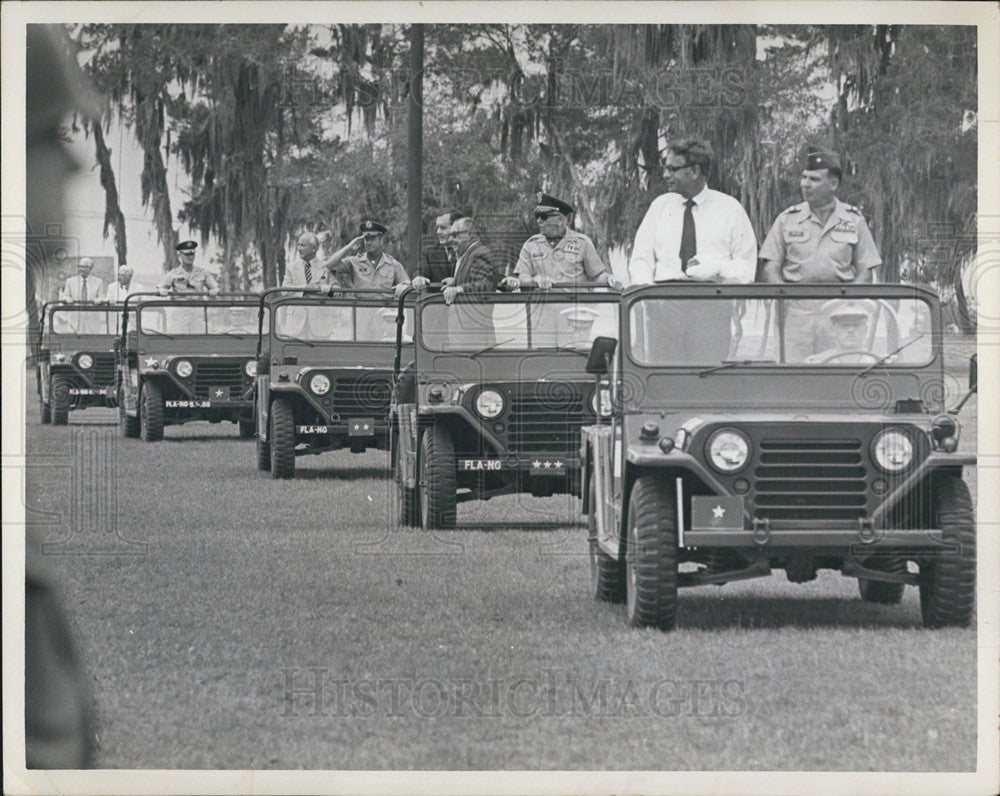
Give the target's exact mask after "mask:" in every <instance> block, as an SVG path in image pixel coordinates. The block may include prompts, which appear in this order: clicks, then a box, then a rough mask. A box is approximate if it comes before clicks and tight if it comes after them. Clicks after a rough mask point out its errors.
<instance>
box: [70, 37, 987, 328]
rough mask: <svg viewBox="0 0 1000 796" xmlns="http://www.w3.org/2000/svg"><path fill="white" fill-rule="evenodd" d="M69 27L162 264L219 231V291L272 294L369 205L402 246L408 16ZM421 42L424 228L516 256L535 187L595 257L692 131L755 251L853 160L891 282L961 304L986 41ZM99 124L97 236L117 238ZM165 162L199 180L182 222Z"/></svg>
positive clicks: (857, 200)
mask: <svg viewBox="0 0 1000 796" xmlns="http://www.w3.org/2000/svg"><path fill="white" fill-rule="evenodd" d="M73 32H74V34H75V37H76V40H77V42H78V44H79V46H80V48H81V53H82V56H83V58H84V60H85V63H86V68H87V69H88V70H89V72H90V74H91V75H92V76H93V78H94V80H95V81H96V83H97V85H98V87H99V88H100V89H102V90H103V91H104V92H105V94H106V96H107V97H108V99H109V108H110V110H109V116H110V114H117V115H118V117H119V118H120V119H121V120H122V122H123V123H124V124H126V125H127V127H128V128H129V129H131V130H132V131H133V133H134V134H135V136H136V139H137V141H138V142H139V143H140V145H141V147H142V149H143V152H144V153H145V157H144V164H143V172H142V200H143V202H144V203H147V204H149V205H151V207H152V210H153V216H154V221H155V224H156V228H157V230H158V233H159V236H160V239H161V241H162V243H163V245H164V248H165V251H166V252H167V254H168V257H167V261H168V262H169V259H170V258H169V254H170V252H171V251H172V248H173V244H174V243H175V242H176V224H177V223H178V222H183V223H187V224H188V225H190V226H191V227H192V228H194V229H196V230H197V231H198V232H199V233H200V234H201V235H202V237H203V238H206V239H207V238H208V237H213V238H214V239H215V240H216V241H217V242H218V243H219V245H220V248H221V249H222V251H223V252H224V254H225V268H224V274H223V278H224V280H226V282H227V284H228V283H229V282H230V280H231V281H232V283H233V284H234V285H235V284H242V285H244V286H245V287H249V286H250V285H251V284H252V283H254V282H255V281H258V280H259V281H261V282H262V283H263V284H264V285H271V284H275V283H276V282H277V281H278V280H279V279H280V277H281V274H282V272H283V269H284V256H285V251H286V250H287V249H288V248H289V246H290V243H291V241H292V240H294V238H295V237H296V236H297V235H298V234H299V233H300V232H301V231H303V230H307V229H308V230H313V231H316V232H319V233H325V234H324V235H323V237H324V238H325V239H326V245H327V246H328V247H329V246H335V245H340V243H341V242H343V241H345V240H348V239H349V238H350V237H353V235H354V234H355V230H356V228H357V227H356V225H357V222H358V220H359V219H360V218H361V216H363V215H375V216H378V217H380V218H381V219H383V220H384V221H385V222H386V223H388V224H389V225H390V228H391V229H393V230H394V232H395V233H396V234H397V235H398V240H400V241H402V240H403V239H404V233H405V230H404V228H405V222H406V158H407V152H406V114H407V111H406V108H407V104H406V103H407V97H408V92H409V73H408V55H409V53H408V43H407V36H406V27H405V26H403V25H392V24H369V25H345V24H338V25H329V26H309V27H296V26H286V25H87V26H83V27H81V28H79V29H76V30H75V31H73ZM425 42H426V44H425V51H426V52H425V70H424V79H423V93H424V141H425V144H424V153H423V155H424V157H423V174H424V196H423V207H424V211H425V212H424V216H425V219H427V220H429V219H431V218H433V217H434V216H435V215H437V214H439V213H440V212H442V211H443V210H444V209H447V208H449V207H453V206H460V209H463V210H465V211H466V212H469V213H472V214H474V215H475V216H476V217H478V218H479V219H480V220H481V221H482V222H483V226H484V227H485V230H486V235H487V238H488V239H491V240H492V241H493V242H494V243H495V244H498V245H499V244H503V243H506V244H507V248H508V250H509V251H508V256H512V255H511V253H513V254H516V250H517V248H518V246H519V245H520V241H522V240H523V239H524V238H525V237H527V235H528V234H530V233H531V232H532V231H533V230H532V229H531V228H530V226H529V225H530V208H531V205H532V197H533V196H534V194H535V192H536V191H538V190H545V191H547V192H549V193H553V194H555V195H558V196H560V197H562V198H564V199H566V200H567V201H569V202H571V203H572V204H574V205H575V206H576V207H577V216H578V220H577V224H578V226H579V227H580V228H582V229H583V230H585V231H586V232H587V233H588V234H590V235H591V237H593V238H594V241H595V243H596V244H597V246H598V249H599V251H607V250H608V248H609V247H613V246H628V244H629V243H630V242H631V239H632V236H633V234H634V231H635V229H636V228H637V226H638V224H639V221H640V220H641V218H642V216H643V214H644V213H645V211H646V209H647V208H648V206H649V203H650V201H651V200H652V199H653V198H654V197H655V196H656V195H657V194H659V193H661V192H662V190H663V181H662V169H661V165H662V162H663V157H664V152H665V147H666V144H667V142H668V141H670V140H671V139H676V138H679V137H682V136H687V135H700V136H703V137H705V138H707V139H708V140H709V141H710V142H711V144H712V146H713V149H714V151H715V153H716V163H715V165H714V167H713V173H712V174H711V175H710V179H709V182H710V184H711V185H713V187H716V188H718V189H719V190H722V191H725V192H727V193H730V194H732V195H734V196H736V197H737V198H738V199H739V200H740V201H741V202H742V203H743V205H744V207H745V208H746V210H747V212H748V214H749V216H750V219H751V221H752V223H753V225H754V228H755V230H756V232H757V234H758V237H759V239H760V240H762V239H763V236H764V235H765V234H766V232H767V230H768V229H769V227H770V225H771V223H772V221H773V219H774V217H775V216H776V215H777V214H778V213H779V212H780V211H781V210H782V209H783V208H784V207H786V206H788V205H789V204H792V203H794V202H796V201H799V195H798V173H799V170H800V168H801V165H800V164H801V158H802V156H803V155H804V153H805V152H806V151H808V150H809V149H812V148H815V147H820V146H821V147H828V148H832V149H834V150H836V151H838V152H840V153H841V155H842V159H843V160H844V163H845V177H844V182H843V185H842V189H841V196H842V198H844V199H845V200H846V201H849V202H852V203H854V204H857V205H858V206H859V207H861V209H862V211H863V212H864V214H865V216H866V217H867V218H868V220H869V223H870V225H871V227H872V230H873V233H874V235H875V238H876V242H877V243H878V245H879V248H880V251H881V252H882V255H883V260H884V261H885V266H884V270H883V272H882V279H883V280H884V281H894V280H897V279H904V280H912V281H923V282H930V283H933V284H935V285H936V286H938V287H939V288H941V289H942V290H945V291H947V289H954V290H957V291H958V304H959V305H960V309H965V298H964V294H963V293H962V292H961V267H960V266H961V263H962V262H963V261H964V260H965V259H967V257H968V255H969V253H970V252H971V251H972V250H974V246H975V236H976V228H975V223H976V222H975V215H976V145H977V130H976V116H975V113H976V108H977V98H976V66H977V63H976V31H975V29H974V28H971V27H958V26H953V27H941V26H937V27H935V26H898V25H895V26H871V25H865V26H829V27H821V26H771V25H766V26H748V25H712V26H709V25H641V26H640V25H573V24H570V25H532V26H527V25H523V24H507V25H454V24H453V25H444V24H443V25H432V26H427V27H426V30H425ZM106 122H107V119H106V120H105V123H106ZM97 132H98V134H97V135H95V157H96V159H97V161H98V162H99V163H104V164H105V165H106V167H107V168H106V169H102V184H104V185H105V188H106V190H107V202H106V206H107V219H108V220H107V223H106V229H107V228H108V226H110V227H111V228H113V229H115V231H116V237H121V238H123V236H124V225H123V224H121V225H120V226H119V225H118V222H117V219H116V216H115V209H116V206H117V201H118V200H117V197H116V191H115V188H114V175H113V173H112V172H110V161H109V160H108V158H107V157H106V146H104V144H103V138H102V137H101V136H100V135H99V131H97ZM102 147H103V148H104V150H105V151H104V152H103V153H102ZM168 169H180V170H182V172H183V173H184V175H185V176H186V178H187V180H188V181H189V182H190V185H191V188H190V197H189V199H188V200H187V201H185V202H184V203H183V205H182V206H181V207H180V208H177V209H174V208H172V207H171V206H170V198H169V195H168V194H167V190H166V186H167V180H166V175H167V170H168ZM124 245H125V244H124V240H122V241H121V244H120V246H119V252H120V256H121V257H123V256H124ZM959 318H960V320H964V324H965V325H966V326H968V325H969V324H971V320H970V319H969V317H968V314H967V313H966V314H965V315H964V316H963V315H962V314H961V313H960V315H959Z"/></svg>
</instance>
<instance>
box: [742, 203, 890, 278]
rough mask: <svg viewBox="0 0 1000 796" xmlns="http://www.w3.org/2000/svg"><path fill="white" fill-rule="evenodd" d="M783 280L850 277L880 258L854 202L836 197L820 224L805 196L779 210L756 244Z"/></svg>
mask: <svg viewBox="0 0 1000 796" xmlns="http://www.w3.org/2000/svg"><path fill="white" fill-rule="evenodd" d="M759 257H760V259H762V260H770V261H771V262H775V263H778V265H779V266H780V268H781V277H782V279H783V280H784V281H786V282H853V281H854V280H855V278H856V277H857V276H858V274H860V273H862V272H864V271H866V270H867V269H869V268H875V267H876V266H879V265H881V264H882V258H881V257H880V256H879V253H878V249H877V248H876V247H875V241H874V240H873V239H872V233H871V232H870V231H869V229H868V224H866V223H865V219H864V216H862V215H861V212H860V211H859V210H858V209H857V208H856V207H852V206H851V205H849V204H845V203H844V202H841V201H840V200H839V199H838V200H837V203H836V206H835V207H834V210H833V212H832V213H831V214H830V217H829V218H828V219H827V220H826V223H825V224H824V223H823V222H821V221H820V220H819V217H818V216H817V215H816V214H815V213H814V212H813V211H812V209H811V208H810V207H809V203H808V202H802V203H801V204H797V205H792V206H791V207H789V208H788V209H787V210H786V211H785V212H783V213H782V214H781V215H779V216H778V217H777V218H776V219H775V221H774V225H773V226H772V227H771V231H770V232H768V233H767V238H766V239H765V240H764V245H763V246H761V249H760V255H759Z"/></svg>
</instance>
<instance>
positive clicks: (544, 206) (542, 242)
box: [500, 193, 621, 290]
mask: <svg viewBox="0 0 1000 796" xmlns="http://www.w3.org/2000/svg"><path fill="white" fill-rule="evenodd" d="M574 212H575V209H574V208H573V206H572V205H570V204H568V203H566V202H563V201H562V200H561V199H556V198H555V197H554V196H550V195H549V194H547V193H539V194H538V203H537V205H536V207H535V221H536V222H537V223H538V230H539V231H538V234H537V235H532V236H531V237H530V238H528V239H527V240H526V241H525V242H524V246H522V247H521V254H520V255H519V256H518V258H517V265H516V266H515V267H514V274H513V275H512V276H507V277H504V278H503V280H501V282H500V284H501V286H502V287H506V288H509V289H515V290H516V289H517V288H518V287H527V286H530V285H535V286H537V287H539V288H541V289H542V290H548V289H549V288H550V287H552V285H553V284H555V283H557V282H569V283H573V284H582V283H588V282H589V283H596V284H603V285H608V286H609V287H611V288H612V289H615V290H620V289H621V282H620V281H619V280H618V279H616V278H615V277H614V275H613V274H612V273H611V272H610V271H609V270H608V267H607V266H606V265H605V264H604V263H603V262H602V260H601V258H600V255H598V253H597V249H596V248H594V243H593V241H591V239H590V238H589V237H587V236H586V235H584V234H583V233H581V232H577V231H575V230H572V229H570V228H569V225H568V221H569V217H570V216H571V215H573V213H574Z"/></svg>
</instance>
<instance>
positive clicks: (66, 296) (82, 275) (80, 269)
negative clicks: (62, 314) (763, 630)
mask: <svg viewBox="0 0 1000 796" xmlns="http://www.w3.org/2000/svg"><path fill="white" fill-rule="evenodd" d="M93 270H94V261H93V260H91V259H90V258H89V257H81V258H80V262H79V263H78V264H77V266H76V271H77V276H71V277H70V278H69V279H67V280H66V285H65V286H64V287H63V292H62V298H63V300H64V301H92V302H97V301H101V300H102V299H103V298H104V283H103V282H102V281H101V279H100V277H97V276H91V273H90V272H91V271H93Z"/></svg>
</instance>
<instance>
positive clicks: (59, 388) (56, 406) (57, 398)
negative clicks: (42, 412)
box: [49, 376, 70, 426]
mask: <svg viewBox="0 0 1000 796" xmlns="http://www.w3.org/2000/svg"><path fill="white" fill-rule="evenodd" d="M69 388H70V380H69V379H67V378H66V377H65V376H53V377H52V381H51V388H50V389H49V401H50V407H51V420H52V425H54V426H65V425H66V424H67V423H69Z"/></svg>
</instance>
